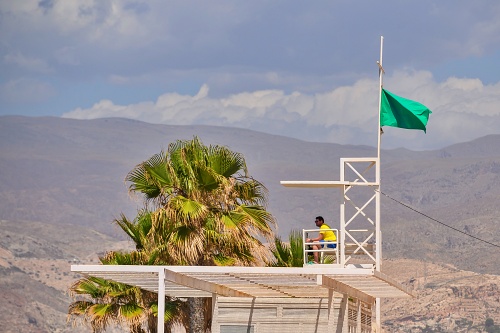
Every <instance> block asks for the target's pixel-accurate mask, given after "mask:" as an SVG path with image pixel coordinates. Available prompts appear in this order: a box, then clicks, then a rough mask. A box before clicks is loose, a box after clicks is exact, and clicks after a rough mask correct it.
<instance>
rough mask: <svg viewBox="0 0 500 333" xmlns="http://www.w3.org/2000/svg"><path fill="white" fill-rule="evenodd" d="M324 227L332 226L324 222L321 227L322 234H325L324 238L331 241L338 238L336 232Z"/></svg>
mask: <svg viewBox="0 0 500 333" xmlns="http://www.w3.org/2000/svg"><path fill="white" fill-rule="evenodd" d="M322 229H330V227H329V226H328V225H327V224H326V223H323V224H322V225H321V227H319V230H320V232H319V233H320V234H322V235H323V240H325V241H329V242H335V241H336V240H337V237H336V236H335V233H334V232H333V231H331V230H323V231H321V230H322Z"/></svg>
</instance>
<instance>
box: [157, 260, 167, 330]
mask: <svg viewBox="0 0 500 333" xmlns="http://www.w3.org/2000/svg"><path fill="white" fill-rule="evenodd" d="M157 331H158V333H164V332H165V269H164V268H161V269H160V270H159V271H158V324H157Z"/></svg>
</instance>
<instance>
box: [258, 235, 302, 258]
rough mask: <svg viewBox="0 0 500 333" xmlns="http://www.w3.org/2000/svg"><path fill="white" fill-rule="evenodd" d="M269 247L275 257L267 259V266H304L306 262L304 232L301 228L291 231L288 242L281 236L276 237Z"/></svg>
mask: <svg viewBox="0 0 500 333" xmlns="http://www.w3.org/2000/svg"><path fill="white" fill-rule="evenodd" d="M269 249H270V250H271V253H272V255H273V258H272V259H271V260H269V259H268V260H266V265H267V266H272V267H302V266H303V264H304V249H303V240H302V232H301V231H299V230H292V231H290V235H288V243H285V242H283V241H282V240H281V238H280V237H279V236H277V237H275V238H274V243H273V244H272V245H271V246H270V247H269Z"/></svg>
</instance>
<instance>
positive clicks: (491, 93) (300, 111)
mask: <svg viewBox="0 0 500 333" xmlns="http://www.w3.org/2000/svg"><path fill="white" fill-rule="evenodd" d="M377 87H378V80H367V79H364V80H360V81H358V82H356V83H355V84H353V85H352V86H343V87H339V88H336V89H334V90H332V91H330V92H326V93H322V94H315V95H311V94H305V93H300V92H293V93H290V94H286V93H284V92H283V91H280V90H261V91H254V92H243V93H239V94H233V95H230V96H227V97H224V98H212V97H210V96H209V91H208V86H206V85H203V86H202V87H201V89H200V91H199V92H198V94H196V95H195V96H190V95H181V94H177V93H166V94H163V95H161V96H160V97H158V99H157V100H156V102H154V103H153V102H143V103H138V104H130V105H124V106H120V105H115V104H113V103H112V102H111V101H101V102H99V103H97V104H95V105H94V106H92V107H91V108H89V109H81V108H80V109H76V110H73V111H71V112H68V113H65V114H64V115H63V116H64V117H68V118H79V119H89V118H101V117H127V118H133V119H137V120H143V121H147V122H159V123H165V124H176V125H190V124H209V125H223V126H235V127H244V128H249V129H254V130H261V131H267V132H272V133H275V134H283V135H289V136H295V137H298V138H300V139H305V140H321V141H330V142H336V143H342V144H368V145H375V144H376V119H377V118H376V115H377V107H378V88H377ZM385 87H386V88H387V89H388V90H390V91H392V92H394V93H396V94H398V95H401V96H404V97H406V98H410V99H414V100H417V101H419V102H422V103H424V104H425V105H427V106H428V107H429V108H431V109H432V110H433V114H432V115H431V118H430V121H429V124H428V134H427V135H425V134H424V133H423V132H420V131H408V130H401V129H392V128H391V129H386V131H385V132H386V134H385V135H384V148H391V147H397V146H399V145H402V146H404V147H406V148H410V149H423V148H438V147H442V146H443V145H447V144H450V143H453V142H456V141H466V140H469V139H473V138H475V137H479V136H482V135H485V134H488V133H500V129H499V128H500V127H499V126H498V125H499V124H500V83H498V84H495V85H483V84H482V83H481V81H479V80H475V79H458V78H449V79H448V80H446V81H445V82H435V81H434V80H433V77H432V75H431V74H430V73H429V72H426V71H419V72H416V71H401V72H397V73H395V74H394V75H393V76H391V77H388V78H386V80H385ZM297 128H301V129H302V130H301V131H297V130H296V129H297ZM319 135H323V137H319Z"/></svg>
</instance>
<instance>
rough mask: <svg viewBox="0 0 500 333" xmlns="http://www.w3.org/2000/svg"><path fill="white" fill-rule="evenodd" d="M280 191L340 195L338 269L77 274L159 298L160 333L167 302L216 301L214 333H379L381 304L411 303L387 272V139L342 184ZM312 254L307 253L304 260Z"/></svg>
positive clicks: (347, 171)
mask: <svg viewBox="0 0 500 333" xmlns="http://www.w3.org/2000/svg"><path fill="white" fill-rule="evenodd" d="M382 42H383V39H381V51H380V62H379V66H380V67H379V69H380V84H381V87H382V74H383V69H382ZM379 121H380V120H379ZM379 128H380V123H379V126H378V127H377V131H379ZM281 184H282V185H283V186H286V187H298V188H301V187H307V188H325V187H326V188H337V189H339V192H340V227H339V230H338V240H337V248H336V249H335V250H334V251H332V250H331V249H328V248H327V249H324V250H320V251H321V252H325V253H324V254H326V255H333V257H334V258H335V260H334V261H333V262H332V263H328V264H317V265H307V264H305V265H304V266H303V267H220V266H124V265H72V266H71V270H72V271H73V272H78V273H81V274H83V275H86V276H95V277H100V278H104V279H108V280H113V281H116V282H120V283H125V284H128V285H133V286H137V287H140V288H143V289H145V290H149V291H152V292H155V293H158V333H163V332H164V325H163V323H164V310H165V297H166V296H170V297H177V298H188V297H208V298H211V299H212V309H213V314H212V318H213V319H212V333H239V332H244V333H263V332H278V331H279V332H281V331H285V330H294V331H295V332H301V333H308V332H311V333H312V332H329V333H333V332H335V333H340V332H344V333H368V332H380V327H381V321H380V300H381V299H382V298H390V297H411V296H412V292H411V291H410V290H409V289H407V288H406V287H404V286H403V285H401V284H399V283H397V282H396V281H394V280H393V279H392V278H390V277H389V276H387V275H385V274H383V273H382V272H381V264H382V246H381V244H382V243H381V239H382V236H381V231H380V133H379V134H378V154H377V157H366V158H341V159H340V178H339V180H337V181H282V182H281ZM358 191H359V193H357V192H358ZM309 252H310V250H308V249H307V248H306V247H304V254H305V256H307V254H308V253H309ZM373 317H375V320H372V318H373Z"/></svg>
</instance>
